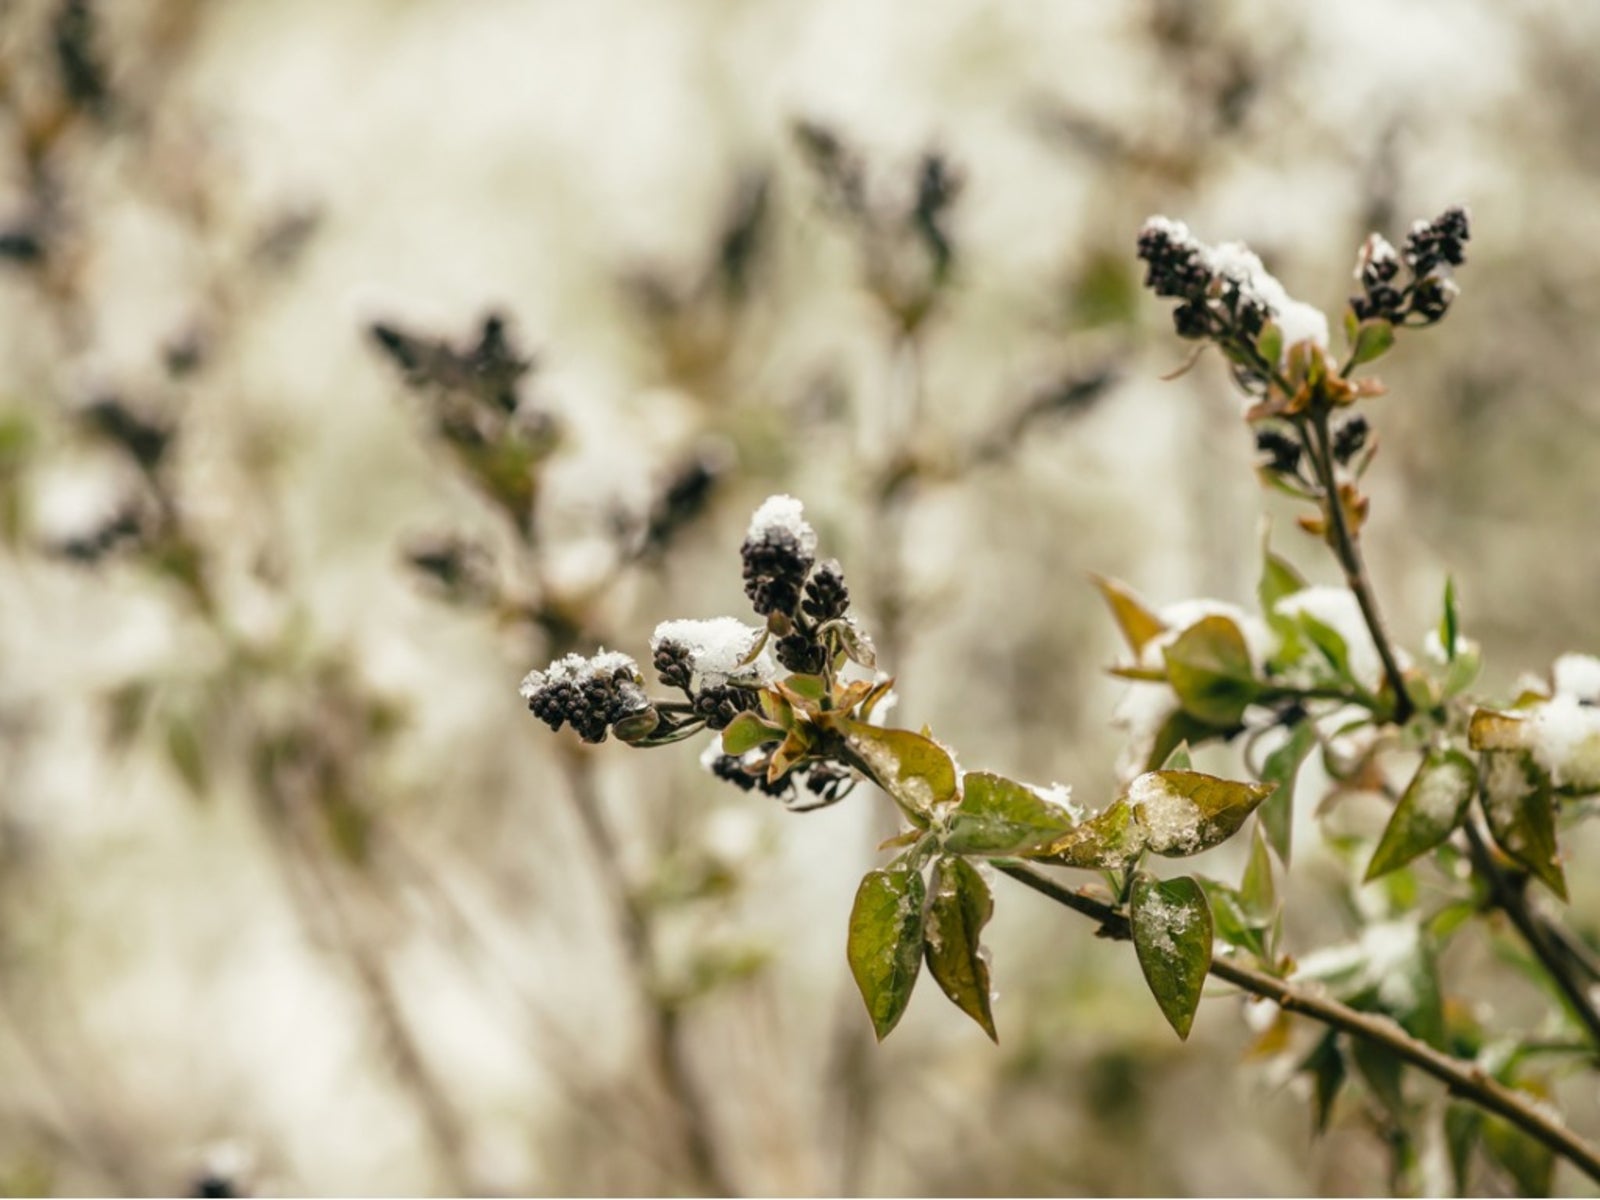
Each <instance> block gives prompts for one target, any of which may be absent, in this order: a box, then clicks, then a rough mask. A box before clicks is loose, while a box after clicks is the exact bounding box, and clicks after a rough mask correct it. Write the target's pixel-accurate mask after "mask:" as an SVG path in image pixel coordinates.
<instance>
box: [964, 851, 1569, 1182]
mask: <svg viewBox="0 0 1600 1200" xmlns="http://www.w3.org/2000/svg"><path fill="white" fill-rule="evenodd" d="M995 867H996V869H998V870H999V871H1001V872H1002V873H1003V874H1006V875H1009V876H1010V877H1011V878H1013V879H1015V880H1016V881H1017V882H1019V883H1021V884H1022V885H1023V886H1025V887H1028V888H1031V889H1033V890H1034V891H1036V892H1038V893H1039V894H1040V895H1042V896H1045V897H1046V898H1048V899H1050V900H1054V901H1055V902H1056V903H1057V904H1060V905H1063V906H1064V907H1066V908H1070V909H1072V910H1073V911H1074V912H1077V913H1081V914H1082V915H1083V916H1086V917H1088V918H1089V919H1090V920H1092V921H1095V922H1097V923H1098V925H1099V927H1100V928H1099V934H1100V936H1101V937H1107V938H1113V939H1116V940H1119V941H1128V940H1131V939H1132V937H1133V932H1132V930H1131V929H1130V927H1129V925H1128V919H1127V917H1125V916H1123V914H1122V913H1120V912H1119V911H1117V909H1116V908H1114V907H1113V906H1111V905H1110V904H1107V903H1105V902H1104V901H1101V900H1098V899H1096V898H1095V897H1093V896H1090V895H1086V894H1084V893H1083V892H1075V891H1073V890H1072V889H1070V888H1068V887H1065V886H1064V885H1062V884H1060V883H1057V882H1056V881H1055V880H1054V879H1052V878H1050V877H1049V876H1048V875H1045V874H1043V873H1042V872H1040V871H1038V870H1036V869H1035V868H1033V867H1030V866H1027V865H1026V864H1023V863H1020V862H1014V861H1013V862H1006V861H996V863H995ZM1210 972H1211V974H1212V975H1215V976H1216V977H1217V978H1218V979H1222V980H1225V981H1227V982H1228V983H1231V984H1233V985H1234V986H1236V987H1239V988H1242V989H1244V990H1245V991H1247V992H1249V993H1250V994H1251V995H1254V996H1260V997H1261V998H1263V999H1265V1000H1271V1001H1273V1002H1274V1003H1276V1004H1277V1005H1278V1006H1279V1007H1280V1008H1282V1009H1283V1010H1284V1011H1285V1012H1290V1013H1297V1014H1299V1015H1301V1016H1305V1017H1310V1018H1311V1019H1312V1020H1313V1021H1319V1022H1321V1023H1322V1024H1324V1025H1326V1026H1328V1027H1329V1028H1331V1029H1337V1030H1339V1031H1340V1032H1342V1033H1346V1034H1349V1035H1350V1036H1351V1037H1355V1038H1360V1039H1362V1040H1364V1041H1367V1042H1371V1043H1373V1044H1374V1045H1377V1046H1381V1047H1382V1048H1384V1049H1385V1050H1387V1051H1389V1052H1390V1053H1392V1054H1394V1055H1395V1056H1396V1057H1398V1058H1400V1059H1403V1060H1404V1061H1405V1062H1407V1063H1410V1064H1411V1065H1412V1066H1414V1067H1416V1068H1417V1069H1418V1070H1420V1071H1422V1072H1424V1073H1425V1074H1428V1075H1431V1076H1432V1077H1433V1078H1435V1079H1437V1080H1438V1081H1439V1082H1440V1083H1443V1084H1444V1085H1445V1086H1446V1087H1447V1088H1449V1089H1450V1092H1451V1094H1452V1095H1454V1096H1458V1097H1460V1098H1461V1099H1463V1100H1466V1101H1467V1102H1469V1103H1471V1104H1473V1105H1476V1106H1477V1107H1478V1108H1481V1109H1483V1110H1484V1111H1486V1112H1491V1113H1494V1114H1495V1115H1496V1116H1499V1117H1503V1118H1504V1119H1505V1120H1507V1121H1509V1122H1510V1123H1511V1124H1513V1125H1515V1126H1516V1127H1517V1128H1518V1129H1520V1130H1521V1131H1522V1132H1523V1133H1525V1134H1527V1135H1528V1136H1529V1137H1531V1138H1533V1139H1534V1140H1535V1141H1538V1142H1539V1143H1541V1144H1542V1145H1544V1146H1547V1147H1549V1149H1550V1150H1551V1151H1553V1152H1554V1153H1555V1154H1557V1155H1559V1156H1560V1157H1561V1158H1564V1159H1566V1160H1567V1161H1568V1162H1570V1163H1571V1164H1572V1165H1573V1166H1575V1167H1577V1168H1578V1170H1580V1171H1582V1172H1583V1173H1584V1174H1585V1175H1587V1176H1588V1177H1589V1178H1590V1179H1593V1180H1596V1181H1600V1148H1596V1147H1595V1146H1594V1145H1592V1144H1591V1143H1590V1142H1587V1141H1585V1140H1584V1139H1583V1138H1581V1137H1579V1136H1578V1135H1577V1134H1575V1133H1573V1132H1572V1131H1571V1130H1570V1129H1568V1128H1567V1127H1566V1126H1565V1125H1563V1124H1562V1123H1561V1120H1560V1118H1559V1116H1557V1115H1556V1114H1554V1113H1553V1112H1552V1111H1551V1109H1550V1108H1549V1106H1548V1105H1547V1104H1545V1103H1544V1102H1543V1101H1542V1100H1540V1099H1539V1098H1538V1097H1536V1096H1533V1095H1530V1094H1529V1093H1526V1092H1522V1091H1518V1090H1516V1089H1514V1088H1509V1087H1507V1086H1505V1085H1504V1084H1503V1083H1500V1082H1499V1081H1498V1080H1496V1079H1494V1078H1493V1077H1492V1076H1491V1075H1490V1074H1489V1073H1488V1071H1486V1070H1485V1069H1484V1068H1483V1067H1482V1066H1481V1065H1479V1064H1478V1063H1476V1062H1470V1061H1466V1060H1463V1059H1459V1058H1454V1057H1452V1056H1451V1055H1448V1054H1444V1053H1442V1052H1441V1051H1438V1050H1435V1049H1434V1048H1433V1047H1432V1046H1430V1045H1428V1044H1427V1043H1426V1042H1423V1041H1420V1040H1418V1039H1417V1038H1414V1037H1412V1036H1411V1035H1410V1034H1408V1033H1407V1032H1406V1031H1405V1030H1404V1029H1402V1028H1401V1027H1400V1025H1399V1023H1398V1022H1396V1021H1394V1020H1393V1019H1392V1018H1389V1017H1386V1016H1377V1015H1374V1014H1372V1013H1364V1012H1358V1011H1357V1010H1356V1009H1353V1008H1350V1007H1348V1006H1347V1005H1344V1004H1340V1003H1339V1002H1338V1001H1337V1000H1333V999H1331V998H1329V997H1328V996H1327V995H1325V994H1323V993H1322V992H1320V991H1314V990H1312V989H1310V988H1307V987H1302V986H1298V985H1296V984H1293V983H1290V982H1288V981H1286V980H1282V979H1279V978H1277V977H1276V976H1273V975H1268V974H1266V973H1264V972H1262V971H1257V970H1254V969H1252V968H1250V967H1246V966H1243V965H1241V964H1239V963H1236V962H1234V961H1233V960H1232V959H1230V958H1214V959H1212V961H1211V967H1210Z"/></svg>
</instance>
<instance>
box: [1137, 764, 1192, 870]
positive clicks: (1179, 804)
mask: <svg viewBox="0 0 1600 1200" xmlns="http://www.w3.org/2000/svg"><path fill="white" fill-rule="evenodd" d="M1128 801H1129V803H1131V804H1132V805H1133V809H1134V815H1135V816H1136V817H1137V818H1138V821H1139V824H1141V825H1142V826H1144V829H1145V834H1146V841H1147V844H1148V845H1149V847H1150V849H1152V850H1154V851H1155V852H1156V853H1157V854H1166V853H1169V852H1171V851H1173V850H1179V851H1183V852H1185V853H1191V852H1193V851H1195V850H1198V849H1199V848H1200V830H1201V825H1202V823H1203V818H1202V817H1201V815H1200V808H1199V806H1198V805H1196V804H1195V802H1194V801H1193V800H1191V799H1189V797H1187V796H1184V795H1181V794H1180V793H1178V792H1175V791H1173V790H1172V788H1170V787H1168V786H1167V785H1166V784H1165V783H1163V782H1162V780H1161V777H1160V776H1159V775H1157V774H1155V773H1153V772H1152V773H1150V774H1146V775H1141V776H1139V778H1138V779H1135V780H1134V781H1133V786H1132V787H1131V788H1129V789H1128Z"/></svg>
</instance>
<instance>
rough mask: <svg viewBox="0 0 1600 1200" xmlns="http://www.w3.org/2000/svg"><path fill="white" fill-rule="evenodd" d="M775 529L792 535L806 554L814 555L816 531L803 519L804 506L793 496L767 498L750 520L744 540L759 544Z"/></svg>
mask: <svg viewBox="0 0 1600 1200" xmlns="http://www.w3.org/2000/svg"><path fill="white" fill-rule="evenodd" d="M775 529H781V530H784V531H786V532H788V533H792V534H793V535H794V537H795V540H796V541H798V542H799V543H800V548H801V549H802V550H804V551H805V552H806V553H807V554H815V553H816V551H817V531H816V530H815V529H813V528H811V524H810V522H808V521H807V520H806V518H805V505H803V504H801V503H800V501H798V500H796V499H795V498H794V497H793V496H768V497H767V499H766V500H765V501H764V502H763V503H762V505H761V507H760V508H758V509H756V511H755V515H754V516H752V517H751V518H750V528H749V529H748V530H747V531H746V533H745V540H747V541H756V542H759V541H761V540H762V539H763V538H764V537H765V536H766V535H767V533H768V532H769V531H770V530H775Z"/></svg>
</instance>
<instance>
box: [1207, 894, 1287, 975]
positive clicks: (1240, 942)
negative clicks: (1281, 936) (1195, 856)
mask: <svg viewBox="0 0 1600 1200" xmlns="http://www.w3.org/2000/svg"><path fill="white" fill-rule="evenodd" d="M1197 881H1198V882H1199V884H1200V887H1201V889H1202V890H1203V891H1204V892H1205V894H1206V903H1207V904H1208V905H1210V907H1211V925H1212V928H1213V930H1214V931H1215V934H1216V936H1217V937H1219V938H1221V939H1222V940H1223V941H1224V942H1226V943H1227V944H1228V945H1230V946H1233V947H1234V948H1235V949H1238V950H1243V951H1245V952H1246V953H1248V954H1253V955H1254V956H1255V957H1256V958H1258V959H1260V960H1261V961H1262V962H1263V963H1266V962H1268V961H1269V959H1270V957H1271V956H1270V955H1269V954H1268V952H1267V941H1266V931H1267V927H1266V925H1265V924H1264V923H1262V922H1260V921H1257V920H1256V919H1255V918H1254V917H1253V916H1252V915H1251V914H1250V913H1248V912H1246V911H1245V906H1244V902H1243V901H1242V900H1240V899H1239V893H1238V892H1237V891H1235V890H1234V889H1233V888H1231V887H1229V886H1228V885H1227V884H1225V883H1218V882H1217V881H1216V880H1214V879H1204V878H1199V877H1197Z"/></svg>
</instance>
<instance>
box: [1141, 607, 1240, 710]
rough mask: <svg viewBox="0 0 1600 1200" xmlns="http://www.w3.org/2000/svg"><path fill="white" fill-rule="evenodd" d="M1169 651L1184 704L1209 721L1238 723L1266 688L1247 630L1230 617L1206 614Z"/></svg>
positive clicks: (1169, 670)
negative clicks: (1260, 679)
mask: <svg viewBox="0 0 1600 1200" xmlns="http://www.w3.org/2000/svg"><path fill="white" fill-rule="evenodd" d="M1163 653H1164V657H1165V658H1166V662H1167V679H1168V681H1169V682H1170V683H1171V684H1172V690H1173V691H1174V692H1175V693H1176V694H1177V697H1178V701H1179V703H1181V704H1182V705H1183V707H1184V709H1185V711H1187V712H1188V713H1189V714H1190V715H1192V716H1194V717H1197V718H1198V719H1200V720H1201V721H1204V722H1205V723H1206V724H1208V725H1215V726H1219V727H1223V728H1227V727H1229V726H1233V725H1237V724H1238V723H1239V718H1240V717H1242V716H1243V715H1244V710H1245V709H1246V708H1248V707H1249V705H1250V702H1251V701H1252V700H1254V699H1255V698H1256V696H1257V694H1258V693H1259V691H1260V688H1259V686H1258V685H1257V684H1256V682H1255V669H1254V667H1253V666H1252V664H1251V661H1250V648H1249V646H1248V645H1247V644H1246V643H1245V640H1244V634H1242V633H1240V632H1239V627H1238V626H1237V625H1235V624H1234V623H1233V622H1232V621H1230V620H1229V619H1228V618H1227V617H1223V616H1210V617H1203V618H1201V619H1200V620H1199V621H1196V622H1195V623H1194V624H1193V625H1191V626H1189V628H1187V629H1185V630H1184V631H1183V632H1182V633H1180V634H1179V635H1178V637H1177V639H1176V640H1175V641H1173V643H1172V644H1171V645H1169V646H1167V647H1166V649H1165V651H1164V652H1163Z"/></svg>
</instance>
